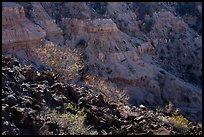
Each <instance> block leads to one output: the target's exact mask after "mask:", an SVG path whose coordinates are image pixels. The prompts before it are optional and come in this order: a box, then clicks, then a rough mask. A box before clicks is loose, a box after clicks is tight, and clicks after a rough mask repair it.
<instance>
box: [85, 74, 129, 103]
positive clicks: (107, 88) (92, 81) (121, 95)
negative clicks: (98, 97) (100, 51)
mask: <svg viewBox="0 0 204 137" xmlns="http://www.w3.org/2000/svg"><path fill="white" fill-rule="evenodd" d="M83 81H84V83H85V84H86V85H87V86H90V87H92V88H93V90H94V92H95V94H102V95H104V97H107V98H109V99H111V100H118V101H121V102H124V103H127V102H128V99H129V98H128V96H127V91H126V89H122V88H118V87H117V85H116V84H114V83H112V82H110V81H109V80H104V79H100V78H97V77H92V76H86V77H84V79H83ZM110 97H111V98H110Z"/></svg>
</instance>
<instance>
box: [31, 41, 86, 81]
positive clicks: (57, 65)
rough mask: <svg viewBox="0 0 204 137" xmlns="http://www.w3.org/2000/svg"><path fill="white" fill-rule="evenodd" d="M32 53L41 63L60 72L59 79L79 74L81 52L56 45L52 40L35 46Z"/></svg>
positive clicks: (68, 78) (70, 77)
mask: <svg viewBox="0 0 204 137" xmlns="http://www.w3.org/2000/svg"><path fill="white" fill-rule="evenodd" d="M34 54H35V55H36V56H37V57H38V58H39V60H40V61H41V62H42V64H43V65H45V66H46V67H49V68H52V69H53V71H55V72H56V73H59V74H61V77H60V79H59V80H65V81H67V80H71V79H73V78H74V77H76V76H77V75H79V74H78V72H79V71H80V70H82V68H83V61H82V58H81V54H80V53H79V52H78V51H77V50H74V49H71V48H69V47H65V46H57V45H55V44H53V43H52V42H49V43H46V44H45V45H42V46H40V47H38V48H36V49H35V50H34Z"/></svg>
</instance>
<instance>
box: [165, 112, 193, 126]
mask: <svg viewBox="0 0 204 137" xmlns="http://www.w3.org/2000/svg"><path fill="white" fill-rule="evenodd" d="M168 120H169V121H170V123H172V124H173V125H174V126H175V127H177V128H184V129H188V128H189V126H190V125H191V124H192V123H191V122H190V121H188V119H186V118H185V117H184V116H183V115H178V116H175V115H173V116H171V117H169V118H168Z"/></svg>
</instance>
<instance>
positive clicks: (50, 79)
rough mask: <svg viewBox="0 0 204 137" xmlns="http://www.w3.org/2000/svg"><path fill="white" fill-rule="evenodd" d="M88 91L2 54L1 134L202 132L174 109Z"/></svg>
mask: <svg viewBox="0 0 204 137" xmlns="http://www.w3.org/2000/svg"><path fill="white" fill-rule="evenodd" d="M93 90H94V89H92V88H91V87H87V86H86V87H78V86H76V85H68V84H64V83H61V82H59V81H58V80H57V76H56V74H54V73H53V72H51V71H46V70H44V71H38V70H36V69H35V68H34V67H33V65H32V64H29V63H25V62H24V63H22V60H21V61H18V60H17V59H16V58H10V57H5V56H2V135H31V134H32V135H69V134H102V135H107V134H111V135H112V134H123V135H126V134H135V135H187V134H188V135H191V134H192V135H200V134H202V132H201V125H198V124H197V123H195V122H189V121H188V120H186V119H185V118H184V117H182V116H180V114H179V113H177V114H176V112H175V111H174V110H173V109H172V110H171V111H168V108H166V109H164V108H163V109H162V108H160V109H157V110H151V109H148V108H147V107H145V106H144V105H139V106H132V105H127V104H124V103H122V102H120V101H116V100H112V99H111V98H107V97H106V96H104V95H102V94H98V95H96V94H95V93H94V92H93ZM174 120H176V121H174Z"/></svg>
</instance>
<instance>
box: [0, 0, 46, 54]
mask: <svg viewBox="0 0 204 137" xmlns="http://www.w3.org/2000/svg"><path fill="white" fill-rule="evenodd" d="M45 35H46V34H45V31H44V30H43V29H42V28H40V27H39V26H37V25H35V24H34V23H33V22H31V21H30V20H28V19H27V18H26V17H25V12H24V8H23V7H22V6H20V5H19V4H16V3H3V4H2V49H3V52H4V51H6V50H9V49H11V50H12V49H14V50H15V49H21V48H23V47H25V46H29V45H32V44H33V45H35V44H40V43H41V41H42V40H43V38H44V37H45ZM23 45H24V46H23ZM26 48H27V47H26Z"/></svg>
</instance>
